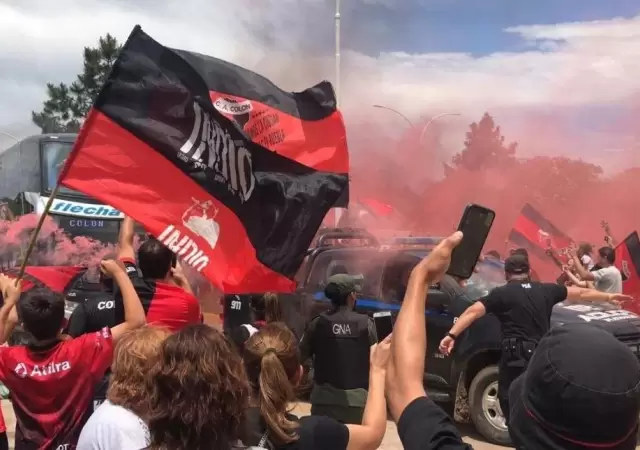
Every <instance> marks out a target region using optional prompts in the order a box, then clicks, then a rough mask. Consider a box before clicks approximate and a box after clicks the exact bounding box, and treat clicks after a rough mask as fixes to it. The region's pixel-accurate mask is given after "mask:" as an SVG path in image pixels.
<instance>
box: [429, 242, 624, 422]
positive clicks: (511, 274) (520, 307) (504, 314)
mask: <svg viewBox="0 0 640 450" xmlns="http://www.w3.org/2000/svg"><path fill="white" fill-rule="evenodd" d="M504 271H505V276H506V280H507V283H506V284H505V285H504V286H500V287H497V288H495V289H494V290H493V291H491V292H490V293H489V295H487V296H486V297H484V298H481V299H480V300H478V301H477V302H475V303H474V304H473V305H472V306H470V307H469V308H467V309H466V311H465V312H464V313H463V314H462V315H461V316H460V318H459V319H458V320H457V321H456V322H455V323H454V325H453V327H452V328H451V330H450V331H449V333H448V334H447V336H445V338H444V339H442V342H440V351H441V352H442V353H443V354H445V355H449V354H450V353H451V351H452V350H453V347H454V344H455V342H456V340H457V339H458V338H459V337H460V335H461V333H462V332H463V331H464V330H466V329H467V328H468V327H469V326H470V325H471V324H472V323H473V322H475V321H476V320H477V319H479V318H480V317H482V316H484V315H485V314H486V313H493V314H495V315H496V316H497V317H498V319H499V320H500V324H501V327H502V355H501V358H500V365H499V375H498V400H499V401H500V407H501V409H502V413H503V414H504V416H505V418H506V420H507V424H508V421H509V413H510V409H509V386H510V385H511V383H512V382H513V381H514V380H515V379H516V378H517V377H518V376H520V374H522V373H523V372H524V371H525V369H526V368H527V365H528V363H529V360H530V359H531V356H532V355H533V352H534V351H535V349H536V346H537V345H538V342H539V341H540V339H541V338H542V336H544V335H545V334H546V333H547V331H549V328H550V327H551V313H552V310H553V306H554V305H555V304H557V303H560V302H562V301H565V300H568V301H570V302H571V301H582V302H585V301H602V302H612V303H619V302H620V301H623V300H628V299H630V297H629V296H626V295H621V294H608V293H605V292H599V291H596V290H594V289H585V288H580V287H575V286H571V287H566V286H560V285H558V284H555V283H540V282H537V281H531V279H530V268H529V260H528V258H527V257H526V256H524V255H520V254H514V255H512V256H510V257H509V258H507V260H506V261H505V264H504Z"/></svg>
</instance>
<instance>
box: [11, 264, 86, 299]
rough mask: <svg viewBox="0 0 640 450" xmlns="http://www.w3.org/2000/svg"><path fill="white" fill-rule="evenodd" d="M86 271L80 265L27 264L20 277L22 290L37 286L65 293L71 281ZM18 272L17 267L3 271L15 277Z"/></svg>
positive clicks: (69, 287)
mask: <svg viewBox="0 0 640 450" xmlns="http://www.w3.org/2000/svg"><path fill="white" fill-rule="evenodd" d="M86 271H87V268H86V267H81V266H27V267H26V268H25V271H24V276H23V277H22V292H27V291H28V290H29V289H33V288H34V287H39V288H47V289H50V290H52V291H53V292H55V293H57V294H62V295H66V293H67V292H68V291H69V289H71V287H72V286H73V283H74V282H75V281H76V280H77V279H78V278H80V277H81V276H82V275H84V273H85V272H86ZM19 272H20V270H19V269H18V268H13V269H9V270H6V271H4V272H3V273H4V274H5V275H7V276H9V277H13V278H16V277H17V276H18V274H19Z"/></svg>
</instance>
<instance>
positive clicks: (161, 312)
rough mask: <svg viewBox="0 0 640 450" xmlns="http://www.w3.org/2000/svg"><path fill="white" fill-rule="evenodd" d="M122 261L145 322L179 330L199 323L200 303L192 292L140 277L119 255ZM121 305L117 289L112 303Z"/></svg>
mask: <svg viewBox="0 0 640 450" xmlns="http://www.w3.org/2000/svg"><path fill="white" fill-rule="evenodd" d="M122 262H123V263H124V265H125V269H126V271H127V275H129V279H131V283H132V284H133V287H134V288H135V290H136V292H137V294H138V297H140V302H141V303H142V307H143V308H144V312H145V315H146V317H147V323H148V324H150V325H159V326H163V327H166V328H167V329H169V330H171V331H179V330H181V329H182V328H184V327H186V326H187V325H195V324H199V323H202V315H201V313H200V303H199V302H198V299H197V298H196V297H195V296H194V295H192V294H190V293H188V292H186V291H185V290H184V289H182V288H181V287H179V286H176V285H174V284H170V283H167V282H164V281H160V280H153V279H149V278H144V277H143V276H142V274H141V273H140V270H139V269H138V266H137V265H136V264H135V262H134V261H132V260H131V259H128V258H123V259H122ZM118 297H119V298H118ZM121 304H122V297H121V294H120V293H119V291H118V294H117V295H116V305H121Z"/></svg>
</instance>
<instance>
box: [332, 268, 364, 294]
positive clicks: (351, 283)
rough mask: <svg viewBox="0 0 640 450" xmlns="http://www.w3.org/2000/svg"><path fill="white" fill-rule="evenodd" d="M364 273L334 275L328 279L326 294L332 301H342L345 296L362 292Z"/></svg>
mask: <svg viewBox="0 0 640 450" xmlns="http://www.w3.org/2000/svg"><path fill="white" fill-rule="evenodd" d="M362 280H363V277H362V275H355V276H354V275H347V274H346V273H339V274H336V275H332V276H330V277H329V279H328V280H327V285H326V286H325V288H324V295H325V296H326V297H327V298H328V299H329V300H332V301H341V300H342V299H343V297H345V296H347V295H349V294H351V293H353V292H360V291H361V288H362Z"/></svg>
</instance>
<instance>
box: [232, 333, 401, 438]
mask: <svg viewBox="0 0 640 450" xmlns="http://www.w3.org/2000/svg"><path fill="white" fill-rule="evenodd" d="M390 347H391V339H390V337H389V338H387V339H386V340H385V341H383V342H382V343H380V344H378V345H374V346H373V347H372V350H371V371H370V381H369V383H370V385H369V397H368V399H367V404H366V406H365V412H364V417H363V420H362V425H344V424H342V423H340V422H338V421H336V420H334V419H331V418H329V417H324V416H308V417H303V418H301V419H298V418H297V417H296V416H294V415H292V414H290V413H289V411H290V410H289V405H290V404H291V403H292V402H295V401H296V396H295V388H296V387H297V385H298V384H299V382H300V380H301V377H302V373H303V371H302V366H301V365H300V355H299V351H298V343H297V339H296V338H295V336H294V334H293V333H292V332H291V330H289V328H287V327H286V326H285V325H284V324H282V323H271V324H267V325H265V326H263V327H262V328H261V329H260V330H259V331H258V332H257V333H254V334H253V335H252V336H251V337H250V338H249V339H248V340H247V342H246V343H245V346H244V352H243V360H244V365H245V368H246V372H247V376H248V378H249V383H250V385H251V396H250V408H249V410H248V412H247V418H246V419H247V420H246V431H245V436H244V438H243V442H244V444H245V445H248V446H254V447H259V448H265V449H271V450H278V449H284V448H286V449H287V450H294V449H301V450H302V449H304V450H315V449H318V450H321V449H322V450H324V449H332V450H343V449H344V450H369V449H371V450H373V449H376V448H378V447H379V446H380V443H381V442H382V438H383V437H384V432H385V430H386V424H387V404H386V400H385V396H384V395H385V394H384V383H385V375H386V366H387V362H388V360H389V351H390Z"/></svg>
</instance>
